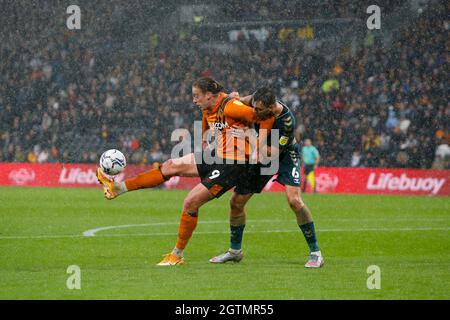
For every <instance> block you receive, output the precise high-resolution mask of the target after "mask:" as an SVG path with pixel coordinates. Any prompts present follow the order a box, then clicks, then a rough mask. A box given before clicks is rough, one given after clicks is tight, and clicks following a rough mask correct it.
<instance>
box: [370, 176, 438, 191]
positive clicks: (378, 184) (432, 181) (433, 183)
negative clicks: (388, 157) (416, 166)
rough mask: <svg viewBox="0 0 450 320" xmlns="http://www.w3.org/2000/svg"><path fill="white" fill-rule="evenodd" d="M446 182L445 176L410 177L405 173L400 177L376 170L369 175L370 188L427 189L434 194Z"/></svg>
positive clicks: (391, 189) (392, 189)
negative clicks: (376, 171) (440, 177)
mask: <svg viewBox="0 0 450 320" xmlns="http://www.w3.org/2000/svg"><path fill="white" fill-rule="evenodd" d="M444 183H445V178H442V179H438V178H418V177H414V178H410V177H408V176H407V175H406V174H405V173H402V174H401V175H400V177H396V176H394V175H393V174H392V173H380V174H379V175H378V174H377V173H375V172H373V173H371V174H370V175H369V179H368V180H367V189H368V190H389V191H413V192H417V191H425V192H431V193H432V194H438V192H439V190H441V188H442V186H443V185H444Z"/></svg>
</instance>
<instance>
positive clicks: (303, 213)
mask: <svg viewBox="0 0 450 320" xmlns="http://www.w3.org/2000/svg"><path fill="white" fill-rule="evenodd" d="M286 195H287V198H288V202H289V205H290V207H291V209H292V210H293V211H294V212H295V215H296V217H297V223H298V226H299V227H300V229H301V230H302V233H303V235H304V237H305V240H306V243H307V244H308V247H309V250H310V255H309V259H308V261H307V262H306V264H305V267H306V268H320V267H322V266H323V264H324V262H325V261H324V259H323V256H322V253H321V251H320V248H319V244H318V241H317V237H316V231H315V228H314V222H313V219H312V215H311V211H309V209H308V207H307V206H306V205H305V203H304V202H303V200H302V198H301V196H300V188H299V187H295V186H286Z"/></svg>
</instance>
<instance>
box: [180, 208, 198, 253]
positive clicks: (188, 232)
mask: <svg viewBox="0 0 450 320" xmlns="http://www.w3.org/2000/svg"><path fill="white" fill-rule="evenodd" d="M197 221H198V216H197V215H196V216H191V215H190V214H188V213H186V212H184V211H183V213H182V215H181V220H180V227H179V228H178V239H177V244H176V248H177V249H180V250H184V248H186V245H187V243H188V241H189V239H190V238H191V236H192V233H193V232H194V230H195V227H197Z"/></svg>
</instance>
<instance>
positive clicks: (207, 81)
mask: <svg viewBox="0 0 450 320" xmlns="http://www.w3.org/2000/svg"><path fill="white" fill-rule="evenodd" d="M192 86H193V87H197V88H199V89H200V90H201V91H202V92H203V93H206V92H211V93H214V94H217V93H219V92H222V91H223V86H222V85H221V84H220V83H218V82H217V81H216V80H214V79H213V78H209V77H204V78H200V79H198V80H197V81H195V82H194V84H193V85H192Z"/></svg>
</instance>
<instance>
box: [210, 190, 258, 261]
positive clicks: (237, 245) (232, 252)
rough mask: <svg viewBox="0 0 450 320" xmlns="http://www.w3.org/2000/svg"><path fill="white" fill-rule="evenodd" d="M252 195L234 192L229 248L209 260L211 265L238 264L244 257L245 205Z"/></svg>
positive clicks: (231, 202)
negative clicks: (230, 262)
mask: <svg viewBox="0 0 450 320" xmlns="http://www.w3.org/2000/svg"><path fill="white" fill-rule="evenodd" d="M252 195H253V193H249V194H245V195H241V194H238V193H236V192H234V193H233V196H232V197H231V200H230V248H229V249H228V251H226V252H225V253H222V254H220V255H218V256H215V257H213V258H211V259H209V262H211V263H226V262H229V261H232V262H240V261H241V260H242V258H243V257H244V254H243V252H242V237H243V235H244V229H245V219H246V215H245V204H246V203H247V201H248V200H250V198H251V196H252Z"/></svg>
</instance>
